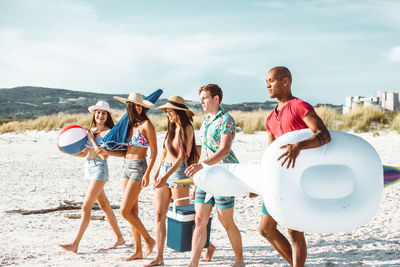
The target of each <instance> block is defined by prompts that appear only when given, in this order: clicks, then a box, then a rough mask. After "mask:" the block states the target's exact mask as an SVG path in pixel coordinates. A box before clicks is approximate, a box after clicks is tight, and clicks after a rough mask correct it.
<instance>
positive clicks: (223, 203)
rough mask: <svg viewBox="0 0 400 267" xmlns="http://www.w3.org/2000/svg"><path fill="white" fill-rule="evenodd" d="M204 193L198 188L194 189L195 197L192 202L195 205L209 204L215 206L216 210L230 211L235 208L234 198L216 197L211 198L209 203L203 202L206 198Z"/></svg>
mask: <svg viewBox="0 0 400 267" xmlns="http://www.w3.org/2000/svg"><path fill="white" fill-rule="evenodd" d="M206 194H207V193H206V192H205V191H203V190H201V189H200V188H199V187H197V188H196V197H195V200H194V202H195V203H202V204H211V205H213V206H214V205H215V207H216V208H217V209H220V210H225V209H230V208H233V206H235V197H218V196H213V197H212V198H211V199H210V200H209V201H207V202H204V200H205V198H206Z"/></svg>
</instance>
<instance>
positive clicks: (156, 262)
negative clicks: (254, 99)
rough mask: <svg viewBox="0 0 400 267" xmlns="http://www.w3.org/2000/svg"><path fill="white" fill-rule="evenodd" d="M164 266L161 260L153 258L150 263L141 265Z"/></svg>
mask: <svg viewBox="0 0 400 267" xmlns="http://www.w3.org/2000/svg"><path fill="white" fill-rule="evenodd" d="M160 265H164V259H163V258H155V259H154V260H153V261H151V262H150V263H148V264H146V265H143V266H144V267H150V266H160Z"/></svg>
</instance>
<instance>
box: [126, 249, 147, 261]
mask: <svg viewBox="0 0 400 267" xmlns="http://www.w3.org/2000/svg"><path fill="white" fill-rule="evenodd" d="M139 259H143V253H142V252H141V251H140V252H138V251H136V252H135V253H133V254H132V255H131V256H130V257H128V258H125V259H124V260H125V261H132V260H139Z"/></svg>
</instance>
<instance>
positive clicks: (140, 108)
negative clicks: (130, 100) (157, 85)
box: [135, 104, 143, 115]
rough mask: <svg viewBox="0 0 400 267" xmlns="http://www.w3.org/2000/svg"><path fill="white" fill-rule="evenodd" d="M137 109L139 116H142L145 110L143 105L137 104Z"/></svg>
mask: <svg viewBox="0 0 400 267" xmlns="http://www.w3.org/2000/svg"><path fill="white" fill-rule="evenodd" d="M135 109H136V112H137V114H139V115H140V114H142V110H143V106H142V105H138V104H135Z"/></svg>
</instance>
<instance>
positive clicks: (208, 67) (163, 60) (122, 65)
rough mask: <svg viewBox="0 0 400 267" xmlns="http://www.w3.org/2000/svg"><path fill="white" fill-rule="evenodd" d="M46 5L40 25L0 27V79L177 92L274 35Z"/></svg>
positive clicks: (233, 62) (214, 73)
mask: <svg viewBox="0 0 400 267" xmlns="http://www.w3.org/2000/svg"><path fill="white" fill-rule="evenodd" d="M63 3H64V4H63ZM30 8H31V12H34V10H35V9H36V8H37V7H36V6H32V7H30ZM50 9H51V10H47V11H46V12H44V13H43V12H42V14H43V15H41V22H40V25H41V26H43V27H33V26H32V27H24V26H18V27H11V26H9V27H7V28H6V27H5V26H3V27H0V51H7V53H2V55H1V61H0V62H1V63H0V87H13V86H20V85H35V86H48V87H57V88H68V89H76V90H88V91H97V92H100V91H103V92H107V93H113V92H114V93H129V92H130V91H132V90H134V89H136V90H141V89H154V88H157V87H159V86H166V87H167V88H168V87H170V86H172V87H177V88H179V89H178V90H181V91H182V93H183V92H186V91H187V90H188V89H193V88H188V87H191V86H193V87H195V88H197V87H199V86H200V85H201V84H199V83H201V81H203V80H205V77H208V78H209V79H210V78H213V77H215V76H219V77H222V76H224V75H227V73H228V71H227V73H224V72H221V69H226V70H228V69H232V68H233V66H235V65H237V64H238V61H239V60H240V59H239V57H240V55H241V54H243V51H244V50H249V51H251V50H252V49H254V48H257V47H262V46H264V45H265V44H267V43H268V42H269V40H271V39H273V37H266V36H265V34H252V33H245V34H243V33H226V34H213V33H191V34H186V35H184V34H176V33H175V34H154V33H148V34H146V33H143V31H141V29H140V27H139V26H138V25H117V24H111V23H105V22H103V21H100V20H99V19H98V17H97V16H96V14H95V12H94V10H93V9H91V8H90V7H88V6H86V5H83V6H79V5H78V4H77V3H74V5H73V6H71V5H69V4H68V2H58V4H57V5H52V6H51V7H50ZM10 12H11V11H10ZM53 12H54V13H55V14H59V19H57V20H55V19H54V16H53V15H52V14H53ZM46 14H47V15H46ZM62 14H64V15H62ZM65 14H70V15H69V16H67V15H65ZM85 14H86V15H85ZM44 25H48V26H45V27H44ZM249 72H251V71H249ZM110 90H112V91H110Z"/></svg>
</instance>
